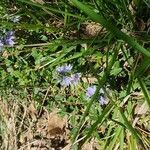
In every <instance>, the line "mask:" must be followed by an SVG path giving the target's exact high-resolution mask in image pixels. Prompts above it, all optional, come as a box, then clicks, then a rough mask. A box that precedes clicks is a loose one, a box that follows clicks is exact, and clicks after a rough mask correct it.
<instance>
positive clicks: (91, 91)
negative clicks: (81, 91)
mask: <svg viewBox="0 0 150 150" xmlns="http://www.w3.org/2000/svg"><path fill="white" fill-rule="evenodd" d="M95 91H96V86H95V85H94V86H90V87H88V88H87V92H86V96H87V97H88V98H90V97H92V96H93V95H94V93H95Z"/></svg>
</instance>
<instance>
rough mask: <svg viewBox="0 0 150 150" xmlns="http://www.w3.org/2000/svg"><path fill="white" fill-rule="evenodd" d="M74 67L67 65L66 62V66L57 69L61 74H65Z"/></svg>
mask: <svg viewBox="0 0 150 150" xmlns="http://www.w3.org/2000/svg"><path fill="white" fill-rule="evenodd" d="M71 69H72V65H70V64H69V65H67V64H65V65H64V66H59V67H57V68H56V71H57V72H58V73H60V74H64V73H67V72H70V71H71Z"/></svg>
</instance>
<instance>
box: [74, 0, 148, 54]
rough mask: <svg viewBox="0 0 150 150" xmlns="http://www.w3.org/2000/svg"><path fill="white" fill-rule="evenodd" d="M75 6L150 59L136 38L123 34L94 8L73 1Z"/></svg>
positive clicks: (76, 0)
mask: <svg viewBox="0 0 150 150" xmlns="http://www.w3.org/2000/svg"><path fill="white" fill-rule="evenodd" d="M71 1H72V2H73V4H74V5H75V6H77V7H78V8H79V9H81V10H82V11H83V12H85V13H86V14H87V15H88V16H89V17H90V18H91V19H92V20H93V21H95V22H98V23H100V24H101V25H102V26H103V27H105V28H106V29H107V30H108V31H110V32H111V33H112V34H113V35H114V36H116V37H117V38H118V39H122V40H123V41H125V42H126V43H128V44H129V45H130V46H131V47H132V48H133V49H134V50H136V51H138V52H141V53H143V54H144V55H146V56H148V57H150V51H148V50H146V49H145V48H143V47H142V46H141V45H139V44H138V43H137V42H136V41H135V39H134V38H132V37H129V36H128V35H126V34H125V33H123V32H121V31H120V30H119V29H118V28H117V27H115V26H114V25H113V23H112V22H109V21H106V20H105V18H104V17H103V16H102V15H100V14H97V13H96V12H94V11H93V10H94V8H93V9H91V8H90V7H88V6H86V5H85V4H83V3H81V2H79V1H78V0H71Z"/></svg>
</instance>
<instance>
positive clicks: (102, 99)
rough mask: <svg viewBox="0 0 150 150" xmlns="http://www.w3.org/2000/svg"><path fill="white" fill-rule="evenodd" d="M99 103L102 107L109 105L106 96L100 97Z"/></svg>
mask: <svg viewBox="0 0 150 150" xmlns="http://www.w3.org/2000/svg"><path fill="white" fill-rule="evenodd" d="M99 103H100V104H101V105H106V104H108V100H107V99H106V97H105V95H100V97H99Z"/></svg>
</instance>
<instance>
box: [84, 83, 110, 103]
mask: <svg viewBox="0 0 150 150" xmlns="http://www.w3.org/2000/svg"><path fill="white" fill-rule="evenodd" d="M95 91H96V86H95V85H94V86H90V87H88V88H87V91H86V96H87V97H88V98H91V97H92V96H93V95H94V93H95ZM98 100H99V103H100V104H101V105H106V104H108V100H107V98H106V96H105V94H104V90H103V89H100V91H99V95H98Z"/></svg>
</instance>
